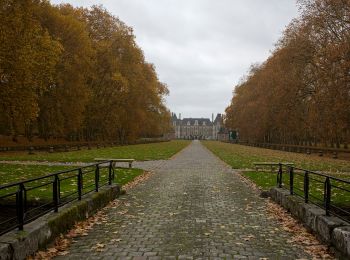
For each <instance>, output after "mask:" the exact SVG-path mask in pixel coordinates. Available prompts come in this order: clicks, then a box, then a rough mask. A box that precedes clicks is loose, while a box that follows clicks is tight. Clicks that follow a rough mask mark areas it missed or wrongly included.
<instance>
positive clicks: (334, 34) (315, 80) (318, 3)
mask: <svg viewBox="0 0 350 260" xmlns="http://www.w3.org/2000/svg"><path fill="white" fill-rule="evenodd" d="M298 4H299V7H300V12H301V15H300V17H299V18H298V19H295V20H293V21H292V22H291V23H290V24H289V25H288V27H287V28H286V30H285V31H284V34H283V36H282V38H281V39H280V41H279V42H278V43H277V44H276V48H275V50H274V51H273V52H272V54H271V55H270V57H269V58H268V59H267V60H266V61H265V62H264V63H263V64H259V65H253V66H251V68H250V71H249V73H248V75H246V76H245V77H244V79H242V81H241V82H240V83H239V84H238V85H237V86H236V87H235V90H234V93H233V98H232V101H231V104H230V105H229V106H228V107H227V108H226V125H227V126H228V127H230V128H236V129H239V132H240V138H241V139H243V140H247V141H251V142H270V143H284V144H296V145H314V144H317V143H322V144H325V145H331V146H337V147H340V146H341V145H342V144H344V145H345V146H346V145H347V144H348V143H349V141H350V1H349V0H303V1H299V2H298Z"/></svg>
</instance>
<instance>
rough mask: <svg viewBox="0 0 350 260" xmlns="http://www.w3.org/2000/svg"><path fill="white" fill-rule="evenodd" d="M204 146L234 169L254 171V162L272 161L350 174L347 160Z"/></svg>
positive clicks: (219, 144) (212, 144)
mask: <svg viewBox="0 0 350 260" xmlns="http://www.w3.org/2000/svg"><path fill="white" fill-rule="evenodd" d="M202 144H204V145H205V146H206V147H207V148H208V149H209V150H211V151H212V152H213V153H214V154H215V155H217V156H218V157H219V158H221V159H222V160H223V161H225V162H226V163H227V164H229V165H231V166H232V168H234V169H253V168H254V165H253V162H271V161H272V162H291V163H294V164H295V166H296V167H299V168H303V169H307V170H315V171H326V172H335V173H336V172H349V173H350V162H349V161H345V160H338V159H331V158H325V157H318V156H315V155H307V154H301V153H291V152H284V151H278V150H271V149H264V148H257V147H251V146H244V145H239V144H229V143H223V142H217V141H204V142H202Z"/></svg>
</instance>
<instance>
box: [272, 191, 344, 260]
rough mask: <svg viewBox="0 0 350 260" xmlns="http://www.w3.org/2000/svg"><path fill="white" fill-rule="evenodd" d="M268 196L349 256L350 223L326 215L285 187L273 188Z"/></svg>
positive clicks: (321, 237) (319, 236)
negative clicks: (291, 193)
mask: <svg viewBox="0 0 350 260" xmlns="http://www.w3.org/2000/svg"><path fill="white" fill-rule="evenodd" d="M270 196H271V198H272V199H273V200H274V201H275V202H277V203H278V204H280V205H281V206H282V207H284V208H285V209H287V210H288V211H289V212H290V213H291V214H292V215H293V216H294V217H295V218H297V219H299V220H300V221H301V222H302V223H304V225H305V226H306V227H307V228H309V229H310V230H311V231H312V232H314V233H315V234H316V236H317V237H318V238H319V239H320V240H321V241H323V242H324V243H326V244H328V245H330V246H333V247H334V248H336V249H337V250H338V251H339V252H340V253H341V254H342V255H343V257H344V258H346V259H348V258H350V223H347V222H345V221H343V220H341V219H339V218H337V217H334V216H326V215H325V210H324V209H321V208H320V207H317V206H316V205H313V204H307V203H304V201H303V200H301V199H300V198H299V197H296V196H293V195H290V193H289V191H287V190H285V189H280V188H273V189H271V191H270Z"/></svg>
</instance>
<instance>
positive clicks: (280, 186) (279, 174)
mask: <svg viewBox="0 0 350 260" xmlns="http://www.w3.org/2000/svg"><path fill="white" fill-rule="evenodd" d="M277 184H278V187H279V188H282V164H281V163H279V164H278V173H277Z"/></svg>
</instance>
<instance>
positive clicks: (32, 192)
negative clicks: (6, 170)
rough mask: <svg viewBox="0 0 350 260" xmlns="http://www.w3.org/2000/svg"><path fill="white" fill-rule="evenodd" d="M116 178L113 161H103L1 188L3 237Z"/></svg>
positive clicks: (0, 218) (110, 182)
mask: <svg viewBox="0 0 350 260" xmlns="http://www.w3.org/2000/svg"><path fill="white" fill-rule="evenodd" d="M114 175H115V174H114V168H113V162H112V161H103V162H99V163H94V164H90V165H87V166H84V167H80V168H74V169H69V170H64V171H60V172H56V173H51V174H48V175H45V176H41V177H37V178H32V179H28V180H24V181H19V182H15V183H10V184H6V185H2V186H0V209H1V212H0V235H2V234H4V233H7V232H9V231H11V230H13V229H15V228H18V229H19V230H23V226H24V224H26V223H29V222H31V221H33V220H35V219H37V218H38V217H40V216H42V215H44V214H46V213H48V212H50V211H54V212H58V210H59V207H61V206H63V205H65V204H67V203H69V202H71V201H73V200H81V199H82V196H83V195H85V194H87V193H90V192H93V191H95V192H98V190H99V188H101V187H102V186H106V185H111V184H112V183H113V180H114Z"/></svg>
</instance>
